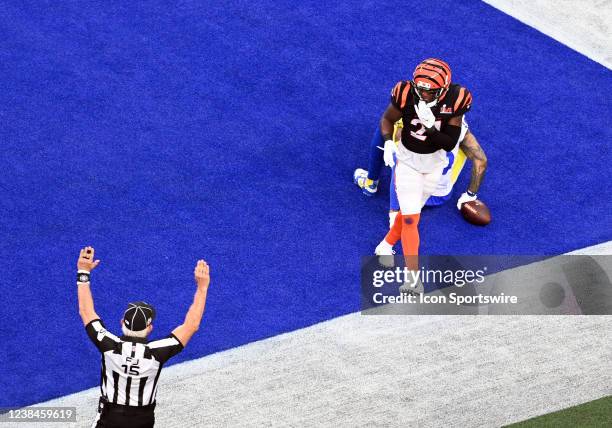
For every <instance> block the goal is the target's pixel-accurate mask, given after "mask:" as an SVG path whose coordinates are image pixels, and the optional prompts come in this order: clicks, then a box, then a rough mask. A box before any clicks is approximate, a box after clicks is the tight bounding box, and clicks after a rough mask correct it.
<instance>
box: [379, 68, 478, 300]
mask: <svg viewBox="0 0 612 428" xmlns="http://www.w3.org/2000/svg"><path fill="white" fill-rule="evenodd" d="M471 104H472V95H471V94H470V92H469V91H468V90H467V89H466V88H464V87H462V86H460V85H457V84H452V83H451V70H450V67H449V66H448V64H446V63H445V62H444V61H441V60H439V59H434V58H430V59H426V60H424V61H422V62H421V63H420V64H419V65H418V66H417V67H416V69H415V70H414V73H413V79H412V80H411V81H400V82H398V83H397V84H396V85H395V87H394V88H393V90H392V92H391V102H390V104H389V106H388V107H387V109H386V110H385V112H384V114H383V117H382V118H381V121H380V133H381V135H382V140H383V141H384V142H385V143H384V154H383V159H384V163H385V165H387V166H390V167H393V166H395V177H394V179H395V187H396V192H397V197H398V200H399V205H400V213H399V214H398V215H397V217H396V219H395V222H394V224H393V226H392V227H391V229H390V230H389V232H388V233H387V235H386V236H385V239H383V240H382V241H381V242H380V244H379V245H378V246H377V247H376V250H375V253H376V254H377V255H391V254H393V245H394V244H395V243H396V242H397V241H398V240H399V239H401V240H402V248H403V252H404V255H405V256H406V257H407V263H408V267H409V268H410V269H414V270H418V261H417V257H416V256H418V251H419V232H418V224H419V220H420V213H421V208H422V207H423V205H424V204H425V202H426V201H427V199H428V198H429V196H431V194H432V193H433V192H434V190H435V188H436V185H437V184H438V182H439V180H440V177H441V176H442V172H443V170H444V168H445V166H446V165H447V163H448V161H447V152H450V151H452V150H453V149H454V148H455V146H456V145H457V143H458V141H459V139H460V137H462V136H463V135H464V134H465V129H464V130H463V132H462V126H463V115H464V114H465V113H466V112H468V111H469V110H470V107H471ZM399 119H402V121H403V124H404V129H403V132H402V137H401V143H400V144H399V145H397V146H396V144H395V143H394V142H393V138H392V135H393V128H394V124H395V123H396V122H397V121H398V120H399ZM396 160H397V165H395V163H396V162H395V161H396ZM472 197H473V198H474V199H475V196H470V198H472ZM463 202H465V201H463ZM411 286H412V287H415V286H418V284H412V285H411ZM420 286H421V287H422V285H420ZM402 291H413V290H408V289H406V288H405V287H403V289H402Z"/></svg>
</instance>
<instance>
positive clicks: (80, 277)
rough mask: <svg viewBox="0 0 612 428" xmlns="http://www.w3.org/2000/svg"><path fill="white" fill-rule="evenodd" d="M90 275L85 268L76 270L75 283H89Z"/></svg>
mask: <svg viewBox="0 0 612 428" xmlns="http://www.w3.org/2000/svg"><path fill="white" fill-rule="evenodd" d="M90 278H91V275H90V273H89V272H87V271H86V270H80V271H78V272H77V283H81V284H89V280H90Z"/></svg>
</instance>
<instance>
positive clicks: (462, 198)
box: [457, 192, 478, 210]
mask: <svg viewBox="0 0 612 428" xmlns="http://www.w3.org/2000/svg"><path fill="white" fill-rule="evenodd" d="M476 199H478V196H477V195H476V194H474V195H473V196H470V195H468V192H465V193H463V195H461V196H460V197H459V200H458V201H457V209H458V210H461V205H463V204H465V203H466V202H471V201H475V200H476Z"/></svg>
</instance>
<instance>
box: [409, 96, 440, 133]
mask: <svg viewBox="0 0 612 428" xmlns="http://www.w3.org/2000/svg"><path fill="white" fill-rule="evenodd" d="M414 110H415V111H416V114H417V116H418V117H419V120H420V121H421V123H422V124H423V126H424V127H425V128H431V127H432V126H434V125H435V124H436V117H435V116H434V114H433V112H432V111H431V108H430V107H428V106H427V103H426V102H425V101H423V100H421V101H419V104H418V105H416V106H414Z"/></svg>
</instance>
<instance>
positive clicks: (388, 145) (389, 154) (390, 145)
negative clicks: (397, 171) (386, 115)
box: [383, 140, 397, 168]
mask: <svg viewBox="0 0 612 428" xmlns="http://www.w3.org/2000/svg"><path fill="white" fill-rule="evenodd" d="M395 153H397V146H396V145H395V143H394V142H393V140H387V141H385V148H384V153H383V159H384V161H385V165H387V166H390V167H391V168H393V167H394V166H395V160H394V159H393V155H394V154H395Z"/></svg>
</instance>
